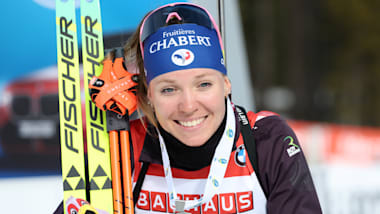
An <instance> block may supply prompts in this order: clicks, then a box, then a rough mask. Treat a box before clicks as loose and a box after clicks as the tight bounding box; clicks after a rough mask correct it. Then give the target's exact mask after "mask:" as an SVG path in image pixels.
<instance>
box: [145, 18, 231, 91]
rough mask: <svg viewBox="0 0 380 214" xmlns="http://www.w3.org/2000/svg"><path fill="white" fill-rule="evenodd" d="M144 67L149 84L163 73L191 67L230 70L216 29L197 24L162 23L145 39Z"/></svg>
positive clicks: (224, 71) (223, 71)
mask: <svg viewBox="0 0 380 214" xmlns="http://www.w3.org/2000/svg"><path fill="white" fill-rule="evenodd" d="M144 67H145V72H146V77H147V78H146V79H147V83H148V85H149V83H150V81H151V80H152V79H154V78H155V77H157V76H159V75H161V74H165V73H168V72H173V71H178V70H184V69H191V68H210V69H215V70H217V71H219V72H221V73H223V74H227V71H226V68H225V66H224V58H223V52H222V47H221V46H220V43H219V37H218V34H217V32H216V31H215V30H212V29H209V28H206V27H204V26H200V25H197V24H174V25H169V26H166V27H162V28H160V29H159V30H158V31H157V32H155V33H154V34H152V35H150V36H149V37H148V38H147V39H145V41H144Z"/></svg>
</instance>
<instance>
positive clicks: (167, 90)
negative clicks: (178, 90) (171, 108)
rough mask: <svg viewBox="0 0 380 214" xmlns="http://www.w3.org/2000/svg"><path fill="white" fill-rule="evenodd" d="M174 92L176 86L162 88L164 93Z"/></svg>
mask: <svg viewBox="0 0 380 214" xmlns="http://www.w3.org/2000/svg"><path fill="white" fill-rule="evenodd" d="M172 92H174V88H163V89H162V90H161V93H162V94H167V93H172Z"/></svg>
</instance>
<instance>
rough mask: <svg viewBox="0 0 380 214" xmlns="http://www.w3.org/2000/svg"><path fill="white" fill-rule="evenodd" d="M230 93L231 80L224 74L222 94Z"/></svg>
mask: <svg viewBox="0 0 380 214" xmlns="http://www.w3.org/2000/svg"><path fill="white" fill-rule="evenodd" d="M229 94H231V81H230V79H228V77H227V76H224V96H225V97H227V96H228V95H229Z"/></svg>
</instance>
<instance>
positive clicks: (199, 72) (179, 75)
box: [150, 68, 223, 85]
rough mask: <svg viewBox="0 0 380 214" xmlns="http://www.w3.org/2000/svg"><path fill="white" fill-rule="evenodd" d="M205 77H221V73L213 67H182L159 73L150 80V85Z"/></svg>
mask: <svg viewBox="0 0 380 214" xmlns="http://www.w3.org/2000/svg"><path fill="white" fill-rule="evenodd" d="M207 77H210V78H211V77H214V78H218V77H223V74H222V73H221V72H219V71H217V70H215V69H210V68H192V69H184V70H178V71H172V72H169V73H165V74H162V75H159V76H157V77H156V78H154V79H153V80H152V81H151V82H150V85H151V84H152V83H153V84H159V83H161V82H182V81H186V80H196V79H202V78H207Z"/></svg>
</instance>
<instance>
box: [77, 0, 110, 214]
mask: <svg viewBox="0 0 380 214" xmlns="http://www.w3.org/2000/svg"><path fill="white" fill-rule="evenodd" d="M80 4H81V10H80V12H81V29H82V31H81V32H82V53H83V70H84V92H85V105H86V136H87V149H88V171H89V187H90V201H91V205H92V206H94V207H96V208H98V209H102V210H105V211H107V212H108V213H113V199H112V181H111V163H110V150H109V138H108V132H107V127H106V114H105V112H104V111H101V110H100V109H98V108H97V107H96V106H95V104H94V103H93V102H92V101H91V97H90V94H89V88H88V84H89V82H90V80H91V79H92V77H93V76H99V75H100V73H101V72H102V68H103V66H102V63H101V61H102V60H103V58H104V48H103V32H102V24H101V13H100V7H99V0H92V1H88V0H81V2H80Z"/></svg>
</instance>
